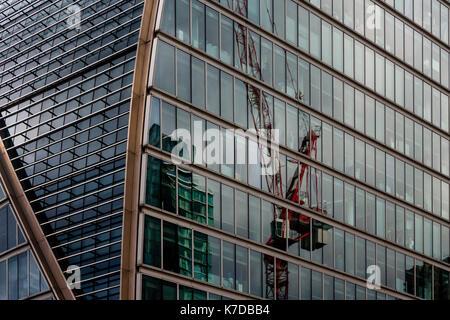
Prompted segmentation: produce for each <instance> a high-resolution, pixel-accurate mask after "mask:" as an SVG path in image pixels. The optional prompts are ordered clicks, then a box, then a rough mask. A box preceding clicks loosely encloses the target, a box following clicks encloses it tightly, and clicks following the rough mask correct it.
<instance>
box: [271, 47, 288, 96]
mask: <svg viewBox="0 0 450 320" xmlns="http://www.w3.org/2000/svg"><path fill="white" fill-rule="evenodd" d="M274 87H275V89H278V90H280V91H282V92H285V91H286V56H285V51H284V50H283V49H282V48H281V47H279V46H276V45H275V47H274Z"/></svg>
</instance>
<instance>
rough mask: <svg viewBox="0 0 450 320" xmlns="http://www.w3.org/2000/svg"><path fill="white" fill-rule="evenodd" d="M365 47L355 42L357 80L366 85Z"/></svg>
mask: <svg viewBox="0 0 450 320" xmlns="http://www.w3.org/2000/svg"><path fill="white" fill-rule="evenodd" d="M364 74H365V70H364V45H363V44H362V43H360V42H358V41H355V80H356V81H358V82H360V83H362V84H364V78H365V75H364Z"/></svg>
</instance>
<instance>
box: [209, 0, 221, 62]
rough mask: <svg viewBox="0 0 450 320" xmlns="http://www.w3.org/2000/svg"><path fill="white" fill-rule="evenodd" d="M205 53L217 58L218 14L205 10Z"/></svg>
mask: <svg viewBox="0 0 450 320" xmlns="http://www.w3.org/2000/svg"><path fill="white" fill-rule="evenodd" d="M206 53H208V54H210V55H212V56H213V57H215V58H218V57H219V14H218V12H217V11H215V10H212V9H210V8H208V7H207V8H206Z"/></svg>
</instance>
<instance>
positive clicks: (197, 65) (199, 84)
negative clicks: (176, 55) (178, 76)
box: [191, 57, 205, 108]
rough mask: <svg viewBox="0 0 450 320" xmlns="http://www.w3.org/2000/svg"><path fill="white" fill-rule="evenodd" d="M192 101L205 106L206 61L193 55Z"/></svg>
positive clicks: (202, 106)
mask: <svg viewBox="0 0 450 320" xmlns="http://www.w3.org/2000/svg"><path fill="white" fill-rule="evenodd" d="M191 83H192V103H193V104H194V105H196V106H199V107H201V108H204V107H205V63H204V62H203V61H201V60H200V59H197V58H194V57H192V82H191Z"/></svg>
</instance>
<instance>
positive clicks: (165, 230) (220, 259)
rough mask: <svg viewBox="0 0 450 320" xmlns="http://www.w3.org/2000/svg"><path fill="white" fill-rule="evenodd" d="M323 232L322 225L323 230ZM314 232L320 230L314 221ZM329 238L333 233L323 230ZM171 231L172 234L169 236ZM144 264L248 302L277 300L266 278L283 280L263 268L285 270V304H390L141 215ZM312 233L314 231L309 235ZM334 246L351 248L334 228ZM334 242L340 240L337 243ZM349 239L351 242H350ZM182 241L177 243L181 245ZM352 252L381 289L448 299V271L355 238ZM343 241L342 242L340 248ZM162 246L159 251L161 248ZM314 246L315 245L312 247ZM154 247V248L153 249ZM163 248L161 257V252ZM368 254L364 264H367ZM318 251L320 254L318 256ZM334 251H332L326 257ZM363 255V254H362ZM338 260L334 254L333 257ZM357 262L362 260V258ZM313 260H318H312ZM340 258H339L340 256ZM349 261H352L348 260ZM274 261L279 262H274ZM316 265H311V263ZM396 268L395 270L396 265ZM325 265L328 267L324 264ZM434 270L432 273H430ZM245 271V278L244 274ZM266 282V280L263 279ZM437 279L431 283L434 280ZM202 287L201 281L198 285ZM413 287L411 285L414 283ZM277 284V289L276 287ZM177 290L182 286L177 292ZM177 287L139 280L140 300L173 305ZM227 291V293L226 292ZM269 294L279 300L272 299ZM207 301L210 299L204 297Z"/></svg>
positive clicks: (193, 294)
mask: <svg viewBox="0 0 450 320" xmlns="http://www.w3.org/2000/svg"><path fill="white" fill-rule="evenodd" d="M322 227H323V225H322ZM313 228H315V229H313V230H319V229H320V228H321V226H320V223H319V222H318V221H314V222H313ZM330 230H331V234H333V228H332V227H331V226H330V229H328V230H327V231H328V232H330ZM173 231H175V232H173ZM144 232H145V238H144V243H145V247H144V264H147V265H149V266H152V267H155V268H157V269H162V270H167V271H170V272H175V273H178V274H180V275H182V276H183V277H184V278H186V279H192V278H193V279H196V280H200V281H205V282H208V283H209V285H212V286H214V287H217V288H222V289H226V290H232V291H235V292H236V293H243V294H247V295H249V297H255V298H263V299H275V298H276V299H280V295H281V293H280V291H279V290H277V288H273V287H272V288H269V289H270V290H268V288H267V286H268V285H272V286H273V285H274V284H275V283H281V282H278V281H277V282H275V281H273V279H270V277H274V276H275V274H276V275H277V276H279V277H280V276H282V275H283V273H282V272H281V271H280V270H279V271H280V272H277V273H275V274H274V273H268V272H267V271H266V270H268V268H269V269H270V268H273V267H274V264H275V265H276V266H280V265H286V266H287V270H288V279H289V286H288V289H287V296H286V299H287V300H366V299H367V300H375V299H379V300H384V299H388V300H391V299H394V297H392V296H391V295H388V294H384V293H380V292H375V291H373V290H367V289H366V287H365V286H362V285H360V284H361V283H362V282H359V283H360V284H356V283H353V282H351V281H344V280H342V279H340V278H339V277H335V276H333V275H330V274H327V273H324V272H320V271H316V270H311V268H308V267H307V266H303V265H299V264H298V263H293V262H288V261H284V260H282V259H280V258H277V257H273V256H270V255H267V254H264V253H261V252H258V251H255V250H251V249H247V248H245V247H243V246H240V245H237V244H234V243H232V242H228V241H225V240H220V238H216V237H214V236H210V235H207V234H204V233H201V232H197V231H192V230H190V229H188V228H184V227H180V226H177V225H175V224H172V223H169V222H166V221H161V220H159V219H157V218H154V217H151V216H148V215H146V216H145V222H144ZM313 232H314V231H313ZM335 232H336V238H335V240H334V241H336V246H341V245H342V250H343V251H344V247H345V248H346V250H349V248H351V241H350V240H349V238H350V239H353V238H351V237H349V235H348V234H347V233H344V232H343V231H341V230H338V229H336V231H335ZM186 234H189V238H188V239H189V241H190V242H192V243H193V246H192V248H190V250H189V251H188V252H186V247H185V246H183V245H182V244H180V241H179V237H181V238H182V239H186ZM338 239H339V240H338ZM353 240H354V239H353ZM184 241H185V240H183V241H181V242H184ZM356 241H357V242H356V247H357V260H358V264H357V267H358V268H359V269H360V270H362V272H364V268H365V265H366V263H367V264H370V263H375V256H376V257H377V258H376V259H377V263H378V264H379V265H380V266H382V269H381V270H382V284H383V285H386V283H387V284H388V285H389V286H391V287H395V286H397V287H398V288H399V291H404V292H408V293H414V292H415V290H416V292H417V296H420V297H423V298H425V299H430V298H431V296H432V294H433V291H432V290H434V297H435V299H448V296H445V295H444V296H442V294H446V292H447V291H446V288H445V287H444V288H443V287H442V286H441V285H440V284H441V283H445V284H447V281H448V272H445V271H444V270H441V269H439V268H436V267H434V269H433V268H432V265H430V264H427V263H424V262H423V261H420V260H417V259H416V260H415V259H413V258H411V257H409V256H406V257H405V255H403V254H400V253H395V252H394V251H392V250H390V249H387V250H386V248H385V247H383V246H380V245H376V244H375V243H373V242H371V241H367V242H366V241H364V239H362V238H359V237H356ZM341 242H342V243H341ZM161 243H162V247H161ZM312 245H313V246H315V245H317V243H315V242H313V244H312ZM330 247H331V248H332V243H329V244H328V245H327V246H324V247H323V249H321V250H319V251H315V253H314V255H315V256H316V257H320V259H321V258H322V255H323V258H324V259H326V258H327V257H328V256H329V253H328V252H326V250H327V251H328V250H330ZM353 247H354V248H355V243H353ZM157 248H159V249H157ZM161 248H162V252H161ZM366 249H367V262H366ZM322 250H323V251H322ZM332 251H333V249H331V252H332ZM361 253H362V255H361ZM336 255H337V260H339V259H340V258H341V256H339V257H338V255H339V253H336ZM187 256H188V257H190V259H191V260H190V263H191V262H192V260H193V264H192V265H193V271H192V270H190V272H188V273H186V272H183V271H182V270H181V269H180V266H181V265H183V264H184V262H183V261H184V260H185V259H186V257H187ZM361 258H362V259H361ZM316 259H317V258H316ZM342 259H344V257H343V256H342ZM352 259H353V261H354V260H355V258H354V257H353V258H352ZM278 260H279V261H278ZM350 260H351V259H350V258H348V257H346V258H345V261H344V260H343V261H341V262H338V263H339V264H340V263H342V265H344V263H345V264H346V266H348V265H349V261H350ZM314 261H316V260H314ZM396 263H397V265H396ZM328 266H329V265H328ZM433 270H434V271H433ZM249 272H250V275H249ZM432 272H434V275H435V277H438V279H439V281H435V287H432V286H431V283H432V282H431V274H432ZM267 277H269V279H268V278H267ZM435 279H436V278H435ZM200 283H201V282H200ZM415 283H416V284H415ZM275 285H276V284H275ZM180 288H181V287H180ZM176 289H177V286H176V284H175V283H170V282H168V281H164V280H160V279H156V278H152V277H147V276H144V277H143V279H142V298H143V299H150V300H160V299H162V300H176V299H177V290H176ZM182 292H183V291H181V290H180V296H179V299H180V300H182V299H183V298H182V297H184V299H188V300H191V299H194V300H195V299H197V300H206V292H205V291H201V290H200V291H199V290H195V289H190V290H188V295H187V297H186V296H185V295H184V294H181V293H182ZM225 292H226V291H225ZM274 292H278V296H277V297H274V296H273V294H274ZM209 298H210V299H211V296H210V297H209Z"/></svg>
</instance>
